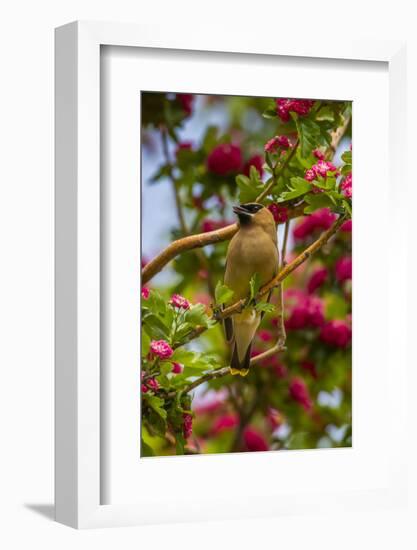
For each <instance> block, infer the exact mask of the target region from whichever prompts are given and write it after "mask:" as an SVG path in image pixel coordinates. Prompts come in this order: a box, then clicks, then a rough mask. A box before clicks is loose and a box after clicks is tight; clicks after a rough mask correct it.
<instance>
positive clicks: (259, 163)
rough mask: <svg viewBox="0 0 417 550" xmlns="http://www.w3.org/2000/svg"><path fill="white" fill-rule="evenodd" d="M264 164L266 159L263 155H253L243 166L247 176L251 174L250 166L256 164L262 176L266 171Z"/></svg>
mask: <svg viewBox="0 0 417 550" xmlns="http://www.w3.org/2000/svg"><path fill="white" fill-rule="evenodd" d="M263 164H264V159H263V157H262V156H261V155H253V156H252V157H251V158H250V159H249V160H247V161H246V163H245V165H244V167H243V173H244V174H245V176H249V174H250V167H251V166H254V167H255V168H256V169H257V171H258V173H259V177H262V176H263V173H264V170H263Z"/></svg>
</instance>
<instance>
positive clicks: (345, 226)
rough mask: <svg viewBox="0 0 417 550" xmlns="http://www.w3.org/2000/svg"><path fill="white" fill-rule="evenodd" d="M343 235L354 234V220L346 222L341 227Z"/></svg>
mask: <svg viewBox="0 0 417 550" xmlns="http://www.w3.org/2000/svg"><path fill="white" fill-rule="evenodd" d="M340 231H342V232H343V233H352V220H346V221H345V222H343V224H342V225H341V227H340Z"/></svg>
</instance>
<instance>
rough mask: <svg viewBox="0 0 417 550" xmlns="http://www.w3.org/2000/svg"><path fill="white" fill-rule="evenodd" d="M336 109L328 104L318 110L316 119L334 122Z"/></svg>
mask: <svg viewBox="0 0 417 550" xmlns="http://www.w3.org/2000/svg"><path fill="white" fill-rule="evenodd" d="M334 116H335V115H334V111H333V109H332V108H331V107H330V106H328V105H326V106H324V107H321V109H320V110H319V111H318V113H317V115H316V120H328V121H330V122H334Z"/></svg>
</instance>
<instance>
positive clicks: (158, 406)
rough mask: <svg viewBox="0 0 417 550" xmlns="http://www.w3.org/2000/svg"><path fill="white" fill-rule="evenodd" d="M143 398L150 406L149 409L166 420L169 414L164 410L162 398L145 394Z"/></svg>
mask: <svg viewBox="0 0 417 550" xmlns="http://www.w3.org/2000/svg"><path fill="white" fill-rule="evenodd" d="M142 397H143V399H144V400H145V401H146V403H147V404H148V405H149V407H150V408H151V409H152V410H153V411H154V412H156V414H157V415H158V416H160V417H161V418H163V419H164V420H166V417H167V412H166V410H165V409H164V408H163V405H164V403H165V401H164V400H163V399H161V398H160V397H157V396H156V395H151V394H149V393H143V394H142Z"/></svg>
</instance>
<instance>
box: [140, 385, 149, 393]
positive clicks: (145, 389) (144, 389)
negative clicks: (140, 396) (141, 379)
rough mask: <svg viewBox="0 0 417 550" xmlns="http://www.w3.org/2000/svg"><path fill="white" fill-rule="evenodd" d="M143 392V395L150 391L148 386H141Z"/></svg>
mask: <svg viewBox="0 0 417 550" xmlns="http://www.w3.org/2000/svg"><path fill="white" fill-rule="evenodd" d="M140 387H141V390H142V393H146V392H147V391H148V389H149V388H148V386H147V385H146V384H141V386H140Z"/></svg>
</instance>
